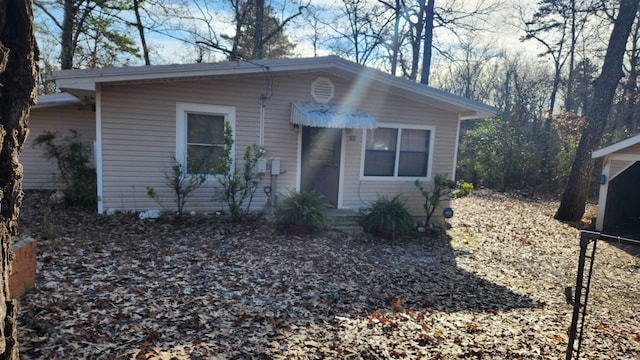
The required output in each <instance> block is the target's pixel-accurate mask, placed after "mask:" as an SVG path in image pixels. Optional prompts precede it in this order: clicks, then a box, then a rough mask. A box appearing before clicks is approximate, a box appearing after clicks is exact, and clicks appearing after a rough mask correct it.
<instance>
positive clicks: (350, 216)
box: [326, 209, 362, 234]
mask: <svg viewBox="0 0 640 360" xmlns="http://www.w3.org/2000/svg"><path fill="white" fill-rule="evenodd" d="M326 213H327V215H329V217H331V222H330V223H329V227H330V228H331V229H333V230H338V231H342V232H345V233H349V234H353V233H360V232H362V226H360V214H359V213H358V212H356V211H353V210H348V209H330V210H327V212H326Z"/></svg>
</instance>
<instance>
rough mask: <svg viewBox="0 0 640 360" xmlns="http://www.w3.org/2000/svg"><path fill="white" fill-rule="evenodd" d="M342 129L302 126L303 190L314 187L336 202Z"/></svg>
mask: <svg viewBox="0 0 640 360" xmlns="http://www.w3.org/2000/svg"><path fill="white" fill-rule="evenodd" d="M341 145H342V129H328V128H316V127H306V126H304V127H302V174H301V184H300V187H301V189H302V190H306V191H310V190H315V191H316V192H317V193H319V194H322V195H324V196H325V200H326V201H327V202H328V203H330V204H331V205H333V206H338V182H339V178H340V149H341Z"/></svg>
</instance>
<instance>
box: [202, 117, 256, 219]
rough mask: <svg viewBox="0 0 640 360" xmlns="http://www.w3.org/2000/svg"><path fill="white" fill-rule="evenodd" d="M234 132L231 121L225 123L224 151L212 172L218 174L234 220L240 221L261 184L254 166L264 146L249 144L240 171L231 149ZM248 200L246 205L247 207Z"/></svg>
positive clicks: (225, 199)
mask: <svg viewBox="0 0 640 360" xmlns="http://www.w3.org/2000/svg"><path fill="white" fill-rule="evenodd" d="M233 143H234V140H233V133H232V129H231V123H229V121H225V123H224V138H223V144H224V148H223V153H222V156H221V157H220V164H219V165H218V166H217V168H215V169H211V170H210V172H211V173H212V174H213V175H216V176H217V179H218V183H220V186H221V187H222V194H223V196H224V201H225V202H226V203H227V206H228V207H229V212H230V213H231V220H232V221H240V220H241V218H242V214H243V213H245V212H247V211H249V208H250V207H251V202H252V201H253V195H254V194H255V192H256V190H257V189H258V185H259V184H260V180H261V179H260V176H259V175H258V174H256V173H255V171H254V168H255V166H256V164H257V163H258V160H260V158H261V157H262V154H263V153H264V148H263V147H262V146H258V145H256V144H250V145H248V146H247V148H246V150H245V153H244V158H243V160H244V168H243V170H244V171H243V172H242V173H240V172H239V171H238V169H237V167H235V166H234V165H235V163H234V161H233V157H232V156H231V149H232V148H233ZM245 202H246V207H245Z"/></svg>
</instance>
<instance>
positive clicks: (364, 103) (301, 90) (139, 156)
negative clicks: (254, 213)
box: [101, 72, 458, 216]
mask: <svg viewBox="0 0 640 360" xmlns="http://www.w3.org/2000/svg"><path fill="white" fill-rule="evenodd" d="M319 76H323V77H327V78H329V79H331V81H332V82H333V83H334V85H335V97H334V99H333V100H332V101H331V104H333V105H341V103H342V102H343V101H345V102H349V103H350V104H356V107H357V108H358V109H360V110H363V111H365V112H367V113H368V114H370V115H372V116H374V117H376V118H377V119H378V121H380V122H386V123H401V124H418V125H429V126H433V127H434V128H435V130H434V131H435V137H434V138H433V139H434V140H435V143H434V151H433V154H432V157H431V159H432V162H433V164H432V165H431V169H432V171H431V173H432V174H436V173H448V174H449V175H452V174H451V172H452V171H453V168H454V164H453V161H454V149H455V143H456V141H457V139H456V129H457V124H458V118H457V114H451V113H446V112H443V111H441V110H439V109H435V108H433V107H430V106H428V105H425V104H420V103H416V102H415V101H411V100H408V99H405V98H402V97H399V96H396V95H393V93H392V92H391V93H389V91H390V90H389V89H384V88H373V87H372V86H370V84H366V82H365V83H364V84H362V83H356V82H352V81H348V80H347V79H344V78H341V77H337V76H334V75H333V74H329V73H326V72H314V73H298V74H289V75H282V74H276V75H274V76H273V77H272V78H271V79H272V81H273V82H272V83H271V89H272V90H273V92H272V93H271V94H267V95H270V97H269V98H268V99H267V100H266V102H265V107H264V109H263V110H264V121H265V123H264V128H265V133H264V139H265V144H264V145H265V148H266V153H265V155H264V158H265V159H271V158H279V159H280V161H281V172H282V174H280V175H279V176H277V179H276V180H277V185H275V184H272V183H271V179H272V176H270V175H269V174H267V175H265V176H264V179H263V180H262V183H261V184H260V186H259V188H258V191H257V192H256V196H255V199H254V201H253V207H252V209H253V210H261V209H263V207H264V205H265V195H264V192H263V188H264V186H266V185H274V186H273V191H274V192H275V193H276V194H283V193H286V192H287V191H288V190H289V189H292V188H295V187H297V185H298V184H297V178H298V171H299V170H298V169H297V164H298V141H299V140H298V139H299V133H298V132H297V131H296V130H294V128H293V126H292V124H291V123H290V116H291V102H292V101H313V99H312V97H311V94H310V87H311V83H312V82H313V81H314V80H315V79H316V78H318V77H319ZM268 85H269V84H268V78H267V77H266V76H246V77H235V78H225V79H201V80H188V81H187V80H185V81H174V82H157V83H148V84H124V85H109V86H104V87H103V88H102V92H101V93H102V107H103V113H102V137H103V138H102V149H103V153H102V154H103V169H102V171H103V177H104V184H103V199H104V204H103V206H104V209H108V208H118V209H132V210H142V209H149V208H158V205H157V204H156V203H155V202H153V200H151V199H149V198H148V197H147V195H146V189H145V187H146V186H153V187H154V188H155V189H156V191H158V192H159V193H160V195H161V197H162V198H163V199H165V202H166V203H167V205H172V201H173V195H172V194H171V192H170V190H169V189H168V188H167V186H166V185H164V182H165V173H166V172H167V171H169V168H170V165H171V164H170V158H169V156H170V155H171V154H175V151H176V133H175V132H176V103H177V102H184V103H192V104H208V105H218V106H232V107H234V108H235V112H236V119H235V134H236V159H241V158H242V155H243V154H244V149H245V147H246V146H247V144H250V143H258V141H259V135H260V134H259V129H260V108H261V100H260V99H261V96H262V95H263V94H265V93H266V91H267V89H268ZM349 135H355V137H356V139H355V141H349V140H348V136H349ZM344 136H345V137H346V138H345V141H344V144H345V147H344V148H343V151H345V157H344V158H345V162H344V166H343V169H344V174H343V175H344V178H343V189H342V190H343V197H342V206H343V207H347V208H353V209H358V208H359V207H362V206H365V205H366V204H367V203H368V202H369V201H372V200H375V199H376V194H377V193H382V192H385V193H387V194H389V195H391V196H393V195H395V194H396V193H400V192H401V193H404V194H405V196H406V197H407V198H410V205H411V207H412V208H413V210H414V213H415V215H417V216H423V213H424V211H423V209H422V199H421V198H420V197H419V196H418V192H417V189H416V188H415V186H414V185H413V179H407V181H398V180H394V181H377V180H376V181H373V180H372V181H361V180H360V167H361V153H362V131H361V130H345V131H344ZM238 165H241V164H238ZM216 186H217V182H216V181H215V180H210V181H208V182H207V183H206V184H205V186H204V187H203V188H201V189H199V190H198V191H197V193H196V194H194V196H193V197H192V198H191V199H189V200H188V202H187V206H188V208H189V210H196V211H211V210H215V209H219V208H220V207H221V205H220V204H219V203H216V202H212V201H211V197H212V195H213V194H214V192H215V190H214V189H215V187H216Z"/></svg>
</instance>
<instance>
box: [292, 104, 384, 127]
mask: <svg viewBox="0 0 640 360" xmlns="http://www.w3.org/2000/svg"><path fill="white" fill-rule="evenodd" d="M291 122H292V123H293V124H297V125H302V126H310V127H324V128H335V129H375V128H376V127H377V126H378V125H377V122H376V118H374V117H373V116H370V115H368V114H367V113H365V112H363V111H360V110H353V109H343V108H339V107H336V106H332V105H328V104H313V103H302V102H293V103H292V104H291Z"/></svg>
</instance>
